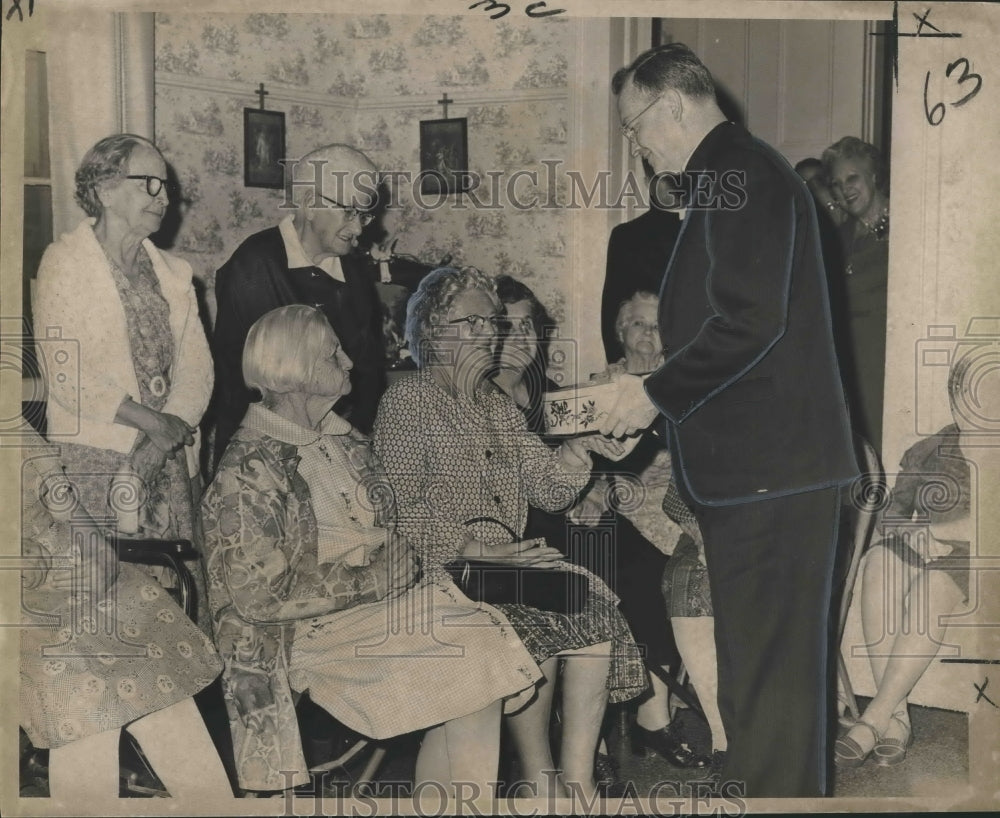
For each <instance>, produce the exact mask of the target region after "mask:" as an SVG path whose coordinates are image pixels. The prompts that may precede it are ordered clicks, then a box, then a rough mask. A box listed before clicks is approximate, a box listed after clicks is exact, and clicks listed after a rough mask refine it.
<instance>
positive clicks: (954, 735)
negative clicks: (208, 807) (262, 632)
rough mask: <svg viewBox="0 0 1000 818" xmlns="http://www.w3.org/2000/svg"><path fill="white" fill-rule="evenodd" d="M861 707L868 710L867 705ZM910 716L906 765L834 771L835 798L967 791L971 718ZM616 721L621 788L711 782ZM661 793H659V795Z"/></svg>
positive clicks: (612, 741)
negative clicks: (642, 752)
mask: <svg viewBox="0 0 1000 818" xmlns="http://www.w3.org/2000/svg"><path fill="white" fill-rule="evenodd" d="M859 703H860V704H861V705H862V706H863V705H864V700H863V699H862V700H861V701H860V702H859ZM910 712H911V716H910V718H911V721H912V723H913V729H914V737H915V742H914V744H913V746H912V747H911V748H910V750H909V752H908V753H907V758H906V761H904V762H903V763H902V764H900V765H897V766H895V767H879V766H877V765H876V764H874V763H872V762H869V763H866V764H865V765H863V766H862V767H858V768H856V769H853V770H841V769H839V768H834V769H833V770H832V775H833V781H834V787H833V796H834V797H840V798H849V797H864V798H888V797H910V796H920V797H929V796H935V797H942V796H946V795H947V794H948V792H949V791H950V790H954V791H956V792H958V791H959V790H961V789H962V788H963V787H964V786H965V784H966V783H967V781H968V776H969V751H968V743H969V741H968V740H969V730H968V717H967V716H966V714H964V713H956V712H953V711H948V710H937V709H933V708H928V707H916V706H914V707H911V710H910ZM616 715H617V714H611V715H610V717H609V720H608V722H609V729H608V730H607V731H606V734H607V736H608V744H609V750H610V754H611V757H612V759H613V761H614V762H615V763H616V764H617V766H618V771H619V783H620V784H625V783H626V782H631V785H632V788H633V789H634V792H635V793H637V794H638V795H639V797H647V796H648V795H649V793H650V792H651V791H652V792H654V793H655V792H657V791H659V792H661V793H663V794H665V795H670V794H671V793H672V791H677V792H679V793H681V794H684V795H686V794H689V793H690V792H691V783H692V782H694V781H696V780H699V779H703V778H704V777H705V776H704V773H703V772H700V771H698V770H688V769H679V768H676V767H673V766H671V765H670V764H669V763H668V762H667V761H665V760H664V759H662V758H661V757H660V756H658V755H655V754H654V755H650V756H647V757H637V756H634V755H633V754H632V752H631V748H630V747H629V742H628V736H627V733H625V732H622V730H621V729H620V728H621V727H622V726H623V724H624V723H623V722H621V721H619V719H617V718H616ZM676 718H677V719H679V720H680V722H681V724H682V725H684V727H685V730H686V732H687V734H688V736H689V737H690V739H691V741H692V745H693V746H694V747H695V748H696V749H698V750H699V751H705V750H707V749H708V748H709V745H710V738H709V734H708V728H707V726H706V725H705V723H704V722H703V721H701V720H700V719H698V718H696V717H695V716H694V715H693V714H692V713H690V712H689V711H686V710H679V711H678V713H677V716H676ZM415 751H416V745H415V744H414V743H411V744H406V743H405V742H404V743H402V744H401V745H399V746H398V747H397V748H395V749H394V750H393V751H392V752H391V753H390V755H389V757H388V758H387V761H386V763H385V764H384V766H383V767H382V770H381V771H380V774H379V780H381V781H386V782H389V781H391V782H398V781H400V780H404V779H405V780H409V779H410V776H412V771H413V753H415ZM512 777H516V769H515V770H512ZM657 787H659V790H656V789H655V788H657Z"/></svg>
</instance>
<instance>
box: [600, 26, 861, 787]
mask: <svg viewBox="0 0 1000 818" xmlns="http://www.w3.org/2000/svg"><path fill="white" fill-rule="evenodd" d="M613 90H614V92H615V94H616V95H617V97H618V113H619V116H620V118H621V122H622V130H623V132H624V134H625V136H626V137H627V138H628V139H629V140H630V142H631V143H632V152H633V154H635V155H639V156H641V157H643V158H644V159H647V160H648V161H649V162H650V164H652V166H653V168H654V170H655V171H656V172H657V173H658V174H664V173H667V174H676V178H674V179H673V180H672V181H673V182H674V187H675V189H678V190H680V191H682V193H680V194H679V195H681V197H682V201H681V205H682V206H683V207H684V222H683V225H682V227H681V232H680V235H679V237H678V239H677V246H676V248H675V250H674V254H673V256H672V257H671V259H670V263H669V267H668V269H667V273H666V277H665V281H664V285H663V289H662V291H661V295H660V309H659V325H660V333H661V335H662V337H663V345H664V349H665V351H666V358H665V361H664V363H663V365H662V366H661V367H660V368H659V369H658V370H656V371H655V372H653V373H652V374H651V375H649V376H647V377H646V378H644V379H640V378H639V377H636V376H624V377H623V379H622V382H621V388H620V390H619V397H618V399H617V404H616V406H615V408H614V410H613V411H612V412H611V414H610V416H609V417H608V418H607V419H606V420H605V422H604V423H603V425H602V431H603V432H605V433H610V434H614V435H623V434H631V433H634V432H635V431H637V430H639V429H643V428H645V427H647V426H649V425H650V424H651V423H652V422H653V420H654V419H655V418H656V416H657V414H658V413H661V414H662V415H664V416H665V418H666V421H667V429H668V441H669V446H670V449H671V453H672V457H673V464H674V474H675V475H677V476H678V484H679V487H680V489H681V491H682V492H683V493H684V494H685V495H686V497H685V499H686V500H687V501H688V503H689V505H691V507H692V508H693V509H694V511H695V514H696V516H697V518H698V522H699V525H700V527H701V530H702V533H703V537H704V541H705V552H706V558H707V562H708V573H709V578H710V583H711V591H712V605H713V607H714V609H715V626H716V633H715V635H716V644H717V650H718V657H719V703H720V709H721V711H722V716H723V722H724V724H725V728H726V734H727V737H728V740H729V753H728V756H727V759H726V763H725V766H724V768H723V770H722V777H723V779H724V780H735V781H743V782H745V785H746V793H747V794H748V795H750V796H755V797H761V796H765V797H766V796H803V797H806V796H819V795H824V794H825V793H826V767H827V758H826V755H827V737H826V719H827V699H826V696H827V679H828V675H829V674H828V668H827V655H828V650H829V646H828V630H827V623H828V617H829V604H830V602H829V601H830V587H831V576H832V572H833V562H834V554H835V550H836V541H837V532H836V527H837V519H838V511H839V507H840V503H841V500H840V494H841V487H842V486H843V485H844V484H845V483H847V482H849V481H850V480H851V479H853V478H854V477H855V476H856V474H857V464H856V462H855V459H854V455H853V450H852V445H851V430H850V425H849V421H848V417H847V411H846V408H845V402H844V392H843V388H842V386H841V380H840V373H839V370H838V366H837V359H836V355H835V352H834V346H833V338H832V331H831V326H830V310H829V304H828V296H827V289H826V276H825V272H824V269H823V261H822V256H821V251H820V239H819V229H818V227H817V221H816V212H815V209H814V205H813V202H812V198H811V196H810V195H809V191H808V190H807V189H806V186H805V184H804V183H803V182H802V180H801V179H800V178H799V177H798V176H797V175H796V174H795V171H794V170H792V168H791V167H790V166H789V165H788V163H787V162H786V161H785V160H784V159H783V158H782V157H781V156H780V155H779V154H778V153H777V152H776V151H775V150H774V149H772V148H771V147H770V146H768V145H766V144H764V143H763V142H761V141H760V140H758V139H755V138H754V137H752V136H751V135H750V134H749V133H747V131H746V130H745V129H744V128H742V127H741V126H738V125H735V124H733V123H731V122H727V121H726V119H725V117H724V115H723V114H722V112H721V111H720V110H719V107H718V104H717V102H716V97H715V89H714V84H713V82H712V78H711V75H710V74H709V72H708V70H707V69H706V68H705V66H704V65H703V64H702V63H701V62H700V61H699V60H698V58H697V57H696V56H695V55H694V54H693V53H692V52H691V51H690V49H688V48H687V46H684V45H682V44H679V43H674V44H670V45H666V46H660V47H658V48H654V49H652V50H650V51H647V52H645V53H644V54H642V55H640V56H639V57H638V58H637V59H636V60H635V62H634V63H632V64H631V65H630V66H628V67H627V68H623V69H621V70H620V71H619V72H618V73H617V74H616V75H615V77H614V80H613Z"/></svg>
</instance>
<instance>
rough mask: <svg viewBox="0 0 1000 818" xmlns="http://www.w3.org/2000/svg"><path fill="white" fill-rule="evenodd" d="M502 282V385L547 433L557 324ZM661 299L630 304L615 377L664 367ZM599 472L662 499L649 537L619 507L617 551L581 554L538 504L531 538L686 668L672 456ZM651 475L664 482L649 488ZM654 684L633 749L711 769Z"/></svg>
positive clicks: (653, 656)
mask: <svg viewBox="0 0 1000 818" xmlns="http://www.w3.org/2000/svg"><path fill="white" fill-rule="evenodd" d="M496 285H497V295H498V297H499V298H500V301H501V303H502V304H503V305H504V310H505V313H506V317H507V321H508V328H507V333H506V334H505V335H504V337H503V343H502V344H501V347H500V354H499V358H498V361H499V370H498V372H497V374H496V375H495V376H494V378H493V382H494V383H496V384H497V385H498V386H499V387H500V388H501V389H503V391H504V392H506V393H507V394H508V395H509V396H510V398H511V399H512V400H513V401H514V402H515V403H517V405H518V406H519V407H520V408H521V411H522V412H523V413H524V415H525V418H526V420H527V422H528V426H529V428H530V429H532V431H535V432H538V433H539V434H540V433H541V432H542V431H543V427H544V423H543V420H542V412H543V411H544V402H543V400H542V396H543V393H544V392H545V391H546V390H549V389H552V388H554V387H555V384H553V383H552V382H551V381H549V380H548V379H547V378H546V376H545V362H546V352H545V348H544V346H545V345H544V338H545V328H546V327H547V326H551V319H548V316H547V313H546V311H545V308H544V307H543V306H542V304H541V303H540V302H539V301H538V299H537V298H536V297H535V294H534V293H533V292H532V291H531V289H530V288H528V287H527V286H525V285H524V284H522V283H521V282H520V281H517V280H516V279H514V278H511V277H510V276H497V278H496ZM657 302H658V299H657V298H656V296H654V295H652V293H640V294H637V295H636V296H633V297H632V298H629V299H626V300H625V301H624V302H623V303H622V305H621V307H620V309H619V310H618V315H617V317H616V322H615V327H616V333H615V334H616V337H617V339H618V342H619V343H620V344H622V347H623V349H624V350H625V357H624V358H623V359H622V360H621V361H619V362H618V363H617V364H614V365H612V371H615V372H617V371H622V372H624V371H628V372H633V373H640V372H651V371H652V370H653V369H655V368H656V367H657V366H658V365H659V363H660V362H662V349H663V348H662V345H661V343H660V337H659V334H658V332H657V330H656V308H657ZM650 327H652V330H651V331H650ZM609 376H610V373H609ZM654 458H659V459H658V460H657V468H656V469H647V467H648V466H650V465H651V461H652V460H654ZM664 462H665V465H666V472H665V473H664V472H663V463H664ZM596 468H597V470H598V471H600V472H604V473H605V474H613V473H617V474H621V475H631V474H638V473H640V472H641V473H642V475H643V484H644V493H645V495H646V497H648V498H657V499H655V502H654V501H653V499H651V500H650V503H644V504H643V505H644V506H645V505H652V506H655V508H654V509H653V515H655V517H654V518H652V519H650V514H648V513H641V514H640V516H641V518H642V526H641V528H642V530H641V531H640V528H637V527H636V524H638V523H639V520H638V519H630V518H629V516H627V515H628V514H629V512H630V511H635V512H636V513H637V514H639V513H640V512H642V510H641V509H633V508H627V509H624V510H623V509H621V508H618V509H614V510H615V511H616V512H618V513H617V514H616V517H615V519H614V525H615V536H614V539H613V546H612V548H611V553H603V552H602V553H597V554H592V553H587V554H581V553H578V552H579V550H580V549H577V548H570V547H569V544H568V543H567V541H566V540H567V534H568V528H567V518H566V515H565V514H553V513H548V512H545V511H542V510H540V509H536V508H534V507H532V508H530V509H529V511H528V522H527V526H526V530H525V534H526V535H527V536H529V537H535V536H545V537H546V538H547V540H548V541H549V542H550V543H552V544H554V545H556V547H558V548H559V549H560V550H563V551H564V552H566V554H567V557H568V559H570V560H571V561H573V562H578V563H579V564H583V565H584V566H585V567H586V568H589V569H590V570H592V571H594V572H595V573H597V574H598V575H599V576H601V579H603V580H604V581H605V582H607V583H608V584H609V585H611V586H612V590H614V592H615V593H616V594H617V595H618V596H619V598H620V599H621V604H620V606H619V607H620V609H621V612H622V615H623V616H624V617H625V621H626V622H627V623H628V625H629V628H630V629H631V630H632V633H633V635H634V636H635V640H636V644H637V645H639V646H640V650H642V651H643V655H644V657H645V659H646V663H647V665H649V666H651V667H655V666H660V667H665V666H669V665H676V664H677V655H676V648H675V647H674V643H673V639H672V637H671V633H670V629H669V628H666V627H664V623H665V622H666V620H667V610H666V608H665V607H664V604H663V595H662V593H661V590H660V577H662V576H663V572H664V569H665V567H666V565H667V556H666V554H668V553H669V552H670V550H671V549H672V548H673V544H674V542H675V541H676V539H677V536H678V535H679V533H680V532H679V531H678V530H677V529H676V527H671V526H669V524H668V521H667V520H664V518H663V511H662V510H661V508H660V503H659V499H658V498H660V497H662V496H663V491H664V490H665V488H666V482H665V481H661V480H660V476H665V477H669V474H670V458H669V455H668V454H667V453H666V451H665V450H664V449H663V447H662V444H661V443H660V442H659V439H658V438H655V437H653V436H651V435H650V436H647V437H644V438H643V439H642V440H641V441H640V442H639V444H638V446H637V447H636V449H635V450H633V451H632V452H631V453H630V454H628V455H627V456H626V457H625V458H624V459H623V460H621V461H619V462H617V463H614V462H612V461H609V460H602V459H601V458H598V459H597V463H596ZM647 471H655V472H656V477H655V478H654V477H653V475H652V474H649V475H647ZM647 477H648V478H649V479H650V480H651V481H652V482H653V483H655V484H656V485H655V486H654V485H652V484H647V483H646V479H647ZM609 488H610V487H609V486H608V485H607V484H606V482H605V481H604V480H603V478H602V479H601V480H600V481H599V485H598V486H597V487H595V489H594V490H592V491H591V492H589V493H588V494H587V495H586V496H585V498H584V500H582V501H581V503H580V504H578V505H577V506H575V507H574V508H573V509H572V510H571V511H570V512H569V516H570V519H571V521H572V522H573V523H577V524H583V525H594V524H596V523H597V522H598V521H599V520H601V518H602V515H605V514H607V513H608V512H609V511H611V509H609V508H608V505H607V497H608V491H609ZM657 489H658V490H659V492H658V493H657ZM611 490H612V491H613V489H611ZM622 491H623V492H626V493H628V494H630V495H631V494H632V493H633V490H632V488H631V487H622ZM647 523H648V524H647ZM671 535H672V536H671ZM584 539H587V538H584ZM652 543H655V547H654V545H653V544H652ZM601 544H608V545H610V543H608V541H607V540H604V539H601V540H600V541H599V542H598V543H597V545H601ZM658 549H659V550H658ZM661 551H662V552H664V553H661ZM649 681H650V689H649V691H648V692H647V693H646V694H644V695H643V696H641V697H640V699H639V705H638V708H637V712H636V724H635V728H634V729H633V730H632V731H631V738H632V744H633V751H634V752H635V753H637V754H639V753H644V752H645V751H646V750H647V749H652V750H655V751H656V752H658V753H659V754H660V755H661V756H663V758H665V759H666V760H667V761H669V762H670V763H671V764H673V765H675V766H678V767H700V766H704V765H705V763H706V760H705V759H704V758H702V757H700V756H699V755H698V754H696V753H695V752H693V751H692V749H691V747H690V745H689V744H688V743H687V741H686V739H685V737H684V736H683V735H682V734H681V733H679V732H678V730H677V728H676V726H673V725H671V721H670V706H669V705H670V692H669V690H668V688H667V686H666V684H665V683H664V682H663V681H661V680H660V678H659V677H658V676H657V675H656V674H655V673H650V674H649ZM602 772H603V773H605V774H607V772H606V771H602Z"/></svg>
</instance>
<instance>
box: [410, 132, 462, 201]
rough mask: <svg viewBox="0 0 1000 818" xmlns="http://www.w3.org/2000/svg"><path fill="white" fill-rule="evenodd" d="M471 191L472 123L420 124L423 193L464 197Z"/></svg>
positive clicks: (421, 188)
mask: <svg viewBox="0 0 1000 818" xmlns="http://www.w3.org/2000/svg"><path fill="white" fill-rule="evenodd" d="M468 189H469V142H468V120H466V119H465V118H461V119H429V120H426V121H425V122H421V123H420V192H421V193H431V194H433V193H461V192H464V191H466V190H468Z"/></svg>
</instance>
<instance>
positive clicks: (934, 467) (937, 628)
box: [834, 356, 1000, 767]
mask: <svg viewBox="0 0 1000 818" xmlns="http://www.w3.org/2000/svg"><path fill="white" fill-rule="evenodd" d="M974 360H975V359H974V358H973V356H966V357H964V358H960V359H959V361H958V363H957V364H956V365H955V366H954V367H953V368H952V371H951V373H950V375H949V378H948V393H949V398H950V400H951V409H952V416H953V418H954V420H955V423H953V424H951V425H948V426H945V427H944V428H943V429H941V430H940V431H939V432H937V433H936V434H934V435H932V436H930V437H928V438H926V439H924V440H920V441H918V442H917V443H915V444H913V445H912V446H911V447H910V448H909V449H907V450H906V453H905V454H904V455H903V459H902V462H901V463H900V469H899V474H898V475H897V477H896V484H895V486H894V487H893V490H892V495H891V501H890V504H889V506H888V508H886V510H885V511H884V512H883V516H882V518H881V521H880V524H881V529H882V535H883V538H882V539H881V540H880V541H879V542H877V543H875V544H874V545H873V546H872V547H871V548H870V549H869V551H868V553H867V555H866V556H865V563H864V568H863V575H862V584H861V624H862V628H863V629H864V634H865V642H866V644H867V649H868V661H869V662H870V664H871V669H872V676H873V677H874V679H875V686H876V692H875V697H874V698H873V699H872V700H871V701H870V702H869V703H868V706H867V707H866V708H865V711H864V713H862V715H861V718H860V719H859V720H858V721H857V722H856V723H855V724H854V725H853V726H852V727H851V728H850V729H849V730H848V731H847V732H846V733H845V734H844V735H843V736H841V737H840V738H839V739H837V742H836V744H835V745H834V760H835V761H836V763H837V764H838V765H840V766H842V767H859V766H861V765H862V764H864V763H865V762H866V761H867V760H868V758H869V757H874V759H875V763H876V764H878V765H880V766H892V765H895V764H899V763H900V762H902V761H904V760H905V759H906V751H907V748H908V747H909V746H910V744H912V742H913V728H912V727H911V725H910V713H909V707H908V701H907V697H908V696H909V694H910V691H911V690H913V687H914V686H915V685H916V683H917V682H918V681H919V680H920V677H921V676H922V675H923V673H924V671H925V670H927V668H928V666H929V665H930V663H931V662H932V661H933V660H934V657H935V656H936V655H937V653H938V650H939V649H940V647H941V645H943V644H947V642H948V624H947V623H948V619H947V617H948V614H950V613H953V612H954V611H955V610H956V609H957V608H958V606H959V605H961V604H962V603H963V602H967V601H968V599H969V567H970V566H969V560H970V553H971V538H972V531H973V530H974V521H973V520H972V519H971V515H970V508H971V500H972V497H971V488H972V483H971V472H970V467H969V461H968V460H967V459H965V458H966V456H967V452H966V451H965V450H964V445H963V444H965V442H966V438H965V435H966V434H967V433H969V432H973V433H975V432H978V431H980V427H979V426H978V424H977V422H976V420H977V418H983V417H989V418H995V417H997V416H998V415H1000V411H998V410H1000V372H998V371H997V370H996V369H993V370H992V371H990V372H989V373H988V374H986V375H985V376H980V375H977V373H976V372H975V368H974V367H972V364H973V362H974ZM970 370H971V371H970ZM973 389H975V393H974V397H972V395H973ZM970 397H971V398H972V401H974V402H975V404H974V405H975V407H976V408H974V409H973V410H972V412H971V413H970V412H969V411H968V407H970V405H973V404H972V403H970ZM984 410H985V411H984ZM970 414H971V415H972V417H971V418H970ZM887 623H892V624H893V626H894V627H892V629H891V630H887Z"/></svg>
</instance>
